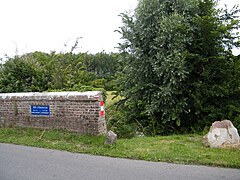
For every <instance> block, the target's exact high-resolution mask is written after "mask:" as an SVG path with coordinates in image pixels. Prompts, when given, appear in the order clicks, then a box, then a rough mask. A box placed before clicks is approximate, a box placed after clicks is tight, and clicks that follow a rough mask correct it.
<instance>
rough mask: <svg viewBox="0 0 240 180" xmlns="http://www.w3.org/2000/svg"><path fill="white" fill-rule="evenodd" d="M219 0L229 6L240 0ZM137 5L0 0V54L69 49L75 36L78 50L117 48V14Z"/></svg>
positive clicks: (120, 0) (113, 0)
mask: <svg viewBox="0 0 240 180" xmlns="http://www.w3.org/2000/svg"><path fill="white" fill-rule="evenodd" d="M221 3H222V4H223V3H226V4H227V5H229V6H230V7H231V6H232V4H234V3H240V0H221ZM136 5H137V0H0V22H1V29H0V57H3V55H4V54H8V55H9V56H12V55H15V54H16V53H18V54H23V53H28V52H33V51H43V52H50V51H54V50H55V51H57V52H60V51H68V50H69V49H70V47H71V46H72V45H73V44H74V42H75V40H76V38H78V37H82V39H80V40H79V49H78V50H77V51H80V52H87V51H88V52H90V53H97V52H100V51H103V50H105V51H106V52H116V51H117V49H116V48H114V47H116V46H117V43H118V42H119V41H120V37H121V36H120V35H119V34H118V33H117V32H114V30H116V29H118V27H120V26H121V18H120V17H119V16H118V15H119V14H120V13H122V12H125V11H128V10H133V9H134V8H135V7H136ZM64 45H67V47H65V46H64ZM16 50H17V51H18V52H17V51H16Z"/></svg>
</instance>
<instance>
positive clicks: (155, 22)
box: [0, 0, 240, 136]
mask: <svg viewBox="0 0 240 180" xmlns="http://www.w3.org/2000/svg"><path fill="white" fill-rule="evenodd" d="M238 12H239V9H238V7H237V6H236V7H234V8H233V9H232V10H228V9H217V8H216V1H215V0H140V1H139V4H138V6H137V8H136V10H135V13H134V14H121V16H122V20H123V26H122V27H121V28H120V29H119V32H120V33H121V35H122V39H123V40H124V41H123V43H121V44H120V53H119V54H113V53H111V54H107V53H105V52H101V53H98V54H94V55H93V54H88V53H79V54H74V53H73V52H72V51H71V52H68V53H56V52H52V53H50V54H47V53H42V52H34V53H29V54H25V55H22V56H15V57H13V58H9V59H8V60H7V61H6V62H5V63H4V64H2V65H1V69H0V92H28V91H65V90H77V91H85V90H93V89H96V88H102V89H105V90H107V91H113V90H114V91H118V94H119V95H120V96H119V97H118V100H119V102H118V104H117V108H116V109H114V110H113V108H115V107H114V106H113V105H110V106H108V113H107V118H108V127H109V128H111V129H113V130H115V131H116V132H117V133H118V134H120V136H133V135H134V134H135V132H136V131H138V132H143V133H144V134H151V135H156V134H170V133H184V132H192V131H202V130H203V129H204V128H205V127H209V125H211V123H212V122H213V121H215V120H221V119H230V120H232V121H233V124H234V125H235V126H237V127H238V128H240V78H239V77H240V69H239V68H240V56H234V55H233V54H232V51H231V50H232V48H233V47H240V39H239V37H240V36H239V34H238V31H237V30H238V29H239V27H240V21H239V17H238V16H237V13H238Z"/></svg>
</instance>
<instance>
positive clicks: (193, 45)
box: [120, 0, 240, 133]
mask: <svg viewBox="0 0 240 180" xmlns="http://www.w3.org/2000/svg"><path fill="white" fill-rule="evenodd" d="M215 5H216V2H215V1H214V0H203V1H200V0H199V1H198V0H187V1H186V0H185V1H184V0H174V1H172V0H171V1H170V0H160V1H159V0H151V1H149V0H141V1H139V4H138V7H137V9H136V10H135V14H134V15H131V16H129V15H127V14H122V18H123V23H124V25H123V27H122V28H121V30H120V32H121V34H122V38H123V39H124V40H125V41H124V43H122V44H121V46H120V48H121V51H122V52H123V59H124V64H125V68H124V72H123V74H124V76H123V77H122V79H121V88H122V93H123V95H124V96H125V97H126V102H127V103H126V105H127V106H130V107H132V108H133V109H138V111H136V113H139V111H140V112H141V114H142V115H143V116H142V117H143V118H145V116H146V115H147V116H148V117H149V118H147V119H146V118H145V119H142V120H141V117H139V114H135V117H138V118H140V120H141V121H142V123H143V124H145V125H147V124H148V125H149V126H150V124H151V122H152V121H154V122H155V121H156V123H154V124H155V126H156V127H154V128H157V129H158V132H166V133H167V132H169V131H171V129H172V130H180V131H181V130H186V129H193V128H195V127H197V126H199V127H200V128H204V126H205V125H207V124H209V123H210V118H209V117H215V118H219V119H220V118H231V117H224V113H223V112H225V110H224V108H223V109H222V110H221V109H220V108H219V107H221V106H227V105H228V104H229V103H230V104H231V103H232V102H230V101H228V100H227V99H228V97H229V96H231V94H232V93H233V92H236V91H237V89H238V87H239V85H240V81H239V80H236V79H234V81H232V80H230V79H231V77H233V74H235V75H236V74H239V71H236V67H239V65H237V66H236V64H235V65H233V64H232V62H231V61H232V60H230V59H233V55H232V54H231V47H233V46H234V45H236V42H239V40H238V37H237V36H235V34H234V33H232V31H233V30H234V29H237V28H239V21H238V20H237V18H236V16H235V15H236V12H237V11H236V10H235V11H233V10H232V11H231V13H229V12H228V11H225V16H223V15H222V12H223V11H221V10H217V9H215ZM224 18H225V19H224ZM226 47H228V48H226ZM235 75H234V77H236V76H235ZM239 75H240V74H239ZM235 105H236V104H235ZM231 107H232V106H231ZM234 107H235V108H237V107H236V106H234ZM238 108H239V107H238ZM214 110H216V113H215V114H214ZM133 114H134V112H133ZM149 119H150V120H149ZM214 120H216V119H212V120H211V121H214ZM191 126H192V127H191Z"/></svg>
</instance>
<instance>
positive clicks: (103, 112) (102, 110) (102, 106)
mask: <svg viewBox="0 0 240 180" xmlns="http://www.w3.org/2000/svg"><path fill="white" fill-rule="evenodd" d="M100 108H101V110H100V116H104V115H105V110H104V102H103V101H100Z"/></svg>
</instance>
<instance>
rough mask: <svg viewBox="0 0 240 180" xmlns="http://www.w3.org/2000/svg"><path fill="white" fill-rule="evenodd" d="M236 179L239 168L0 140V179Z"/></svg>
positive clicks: (239, 171) (239, 173)
mask: <svg viewBox="0 0 240 180" xmlns="http://www.w3.org/2000/svg"><path fill="white" fill-rule="evenodd" d="M52 179H54V180H81V179H83V180H95V179H96V180H108V179H109V180H120V179H123V180H128V179H137V180H143V179H144V180H151V179H159V180H164V179H166V180H176V179H177V180H181V179H184V180H186V179H191V180H200V179H202V180H206V179H207V180H222V179H226V180H240V169H227V168H214V167H206V166H193V165H177V164H170V163H157V162H146V161H136V160H127V159H118V158H109V157H101V156H91V155H85V154H76V153H69V152H63V151H56V150H49V149H41V148H33V147H26V146H18V145H11V144H1V143H0V180H52Z"/></svg>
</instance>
